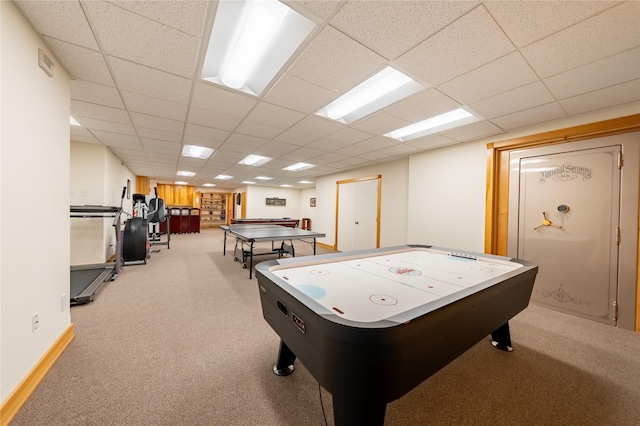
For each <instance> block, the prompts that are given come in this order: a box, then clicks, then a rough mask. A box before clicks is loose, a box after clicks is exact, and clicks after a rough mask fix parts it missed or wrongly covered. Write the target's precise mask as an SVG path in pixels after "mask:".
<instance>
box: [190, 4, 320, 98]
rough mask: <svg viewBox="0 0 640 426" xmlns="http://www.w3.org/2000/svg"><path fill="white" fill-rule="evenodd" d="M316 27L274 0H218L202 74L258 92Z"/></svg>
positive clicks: (248, 91)
mask: <svg viewBox="0 0 640 426" xmlns="http://www.w3.org/2000/svg"><path fill="white" fill-rule="evenodd" d="M315 28H316V24H315V23H314V22H312V21H311V20H309V19H307V18H306V17H304V16H302V15H300V14H299V13H297V12H295V11H294V10H292V9H291V8H289V7H288V6H287V5H285V4H284V3H281V2H279V1H277V0H259V1H258V0H254V1H234V0H221V1H220V2H219V3H218V9H217V11H216V17H215V20H214V23H213V28H212V30H211V38H210V39H209V45H208V47H207V53H206V55H205V60H204V64H203V66H202V79H204V80H207V81H211V82H213V83H217V84H221V85H223V86H226V87H230V88H232V89H236V90H241V91H243V92H246V93H250V94H252V95H254V96H258V95H260V94H261V93H262V91H263V90H264V89H265V88H266V87H267V85H268V84H269V83H270V82H271V80H273V78H274V77H275V76H276V74H277V73H278V72H279V71H280V70H281V69H282V67H283V66H284V65H285V63H286V62H287V61H288V60H289V58H291V56H292V55H293V53H294V52H295V51H296V50H297V49H298V47H300V45H301V44H302V43H303V41H304V40H305V39H306V38H307V37H308V36H309V34H311V32H312V31H313V30H314V29H315Z"/></svg>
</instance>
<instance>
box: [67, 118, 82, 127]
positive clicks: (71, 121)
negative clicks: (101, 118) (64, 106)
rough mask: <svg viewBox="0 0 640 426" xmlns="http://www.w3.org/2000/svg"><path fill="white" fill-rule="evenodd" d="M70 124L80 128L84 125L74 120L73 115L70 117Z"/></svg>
mask: <svg viewBox="0 0 640 426" xmlns="http://www.w3.org/2000/svg"><path fill="white" fill-rule="evenodd" d="M69 124H71V125H72V126H80V127H82V124H80V123H79V122H78V120H76V119H75V118H73V115H70V116H69Z"/></svg>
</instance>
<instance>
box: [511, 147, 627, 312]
mask: <svg viewBox="0 0 640 426" xmlns="http://www.w3.org/2000/svg"><path fill="white" fill-rule="evenodd" d="M603 143H606V138H603V139H601V140H600V141H599V142H598V144H599V145H602V144H603ZM592 146H594V142H593V141H585V142H575V143H571V144H563V145H561V146H558V145H556V146H551V147H545V148H537V149H531V150H526V151H518V152H514V153H512V154H511V179H510V193H511V194H513V192H511V189H513V190H517V191H518V197H513V198H512V199H516V200H517V201H515V202H517V206H513V207H515V208H513V209H512V208H511V207H512V206H510V209H509V210H510V213H509V223H510V227H509V234H510V237H509V247H510V248H509V252H510V254H511V252H512V249H511V247H514V246H515V247H517V253H515V254H513V255H514V256H516V257H518V258H522V259H527V260H531V261H533V262H535V263H537V264H538V265H539V273H538V276H537V278H536V283H535V287H534V289H533V294H532V296H531V301H532V302H534V303H536V304H539V305H543V306H545V307H548V308H551V309H555V310H559V311H563V312H566V313H569V314H573V315H577V316H581V317H584V318H589V319H593V320H596V321H600V322H604V323H606V324H615V323H616V317H617V311H616V295H617V287H618V284H617V280H618V268H617V265H618V243H619V240H618V238H619V211H620V168H621V164H622V160H621V146H619V145H611V146H597V147H592ZM569 149H570V150H569ZM514 215H517V217H513V216H514ZM514 221H515V223H516V226H517V232H514V234H515V235H517V241H516V244H512V237H511V235H512V232H511V230H512V227H511V224H512V223H514Z"/></svg>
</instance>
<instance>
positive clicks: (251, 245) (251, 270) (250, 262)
mask: <svg viewBox="0 0 640 426" xmlns="http://www.w3.org/2000/svg"><path fill="white" fill-rule="evenodd" d="M249 247H250V249H249V279H251V278H252V276H253V241H251V244H250V245H249Z"/></svg>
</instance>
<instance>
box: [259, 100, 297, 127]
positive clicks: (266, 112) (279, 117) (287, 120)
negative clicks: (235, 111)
mask: <svg viewBox="0 0 640 426" xmlns="http://www.w3.org/2000/svg"><path fill="white" fill-rule="evenodd" d="M303 118H304V114H302V113H300V112H297V111H293V110H290V109H287V108H283V107H280V106H277V105H273V104H269V103H266V102H260V103H259V104H258V105H256V107H255V108H254V109H253V111H251V112H250V113H249V115H247V119H249V120H251V121H255V122H258V123H262V124H269V125H271V126H274V127H279V128H281V129H288V128H289V127H291V126H293V125H294V124H296V123H297V122H298V121H300V120H302V119H303Z"/></svg>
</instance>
